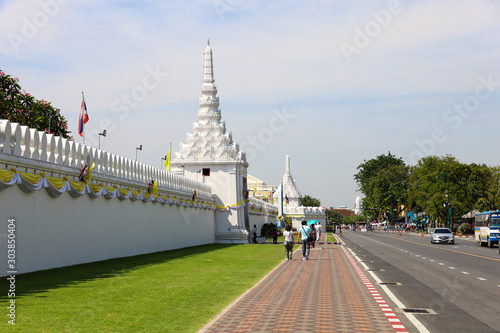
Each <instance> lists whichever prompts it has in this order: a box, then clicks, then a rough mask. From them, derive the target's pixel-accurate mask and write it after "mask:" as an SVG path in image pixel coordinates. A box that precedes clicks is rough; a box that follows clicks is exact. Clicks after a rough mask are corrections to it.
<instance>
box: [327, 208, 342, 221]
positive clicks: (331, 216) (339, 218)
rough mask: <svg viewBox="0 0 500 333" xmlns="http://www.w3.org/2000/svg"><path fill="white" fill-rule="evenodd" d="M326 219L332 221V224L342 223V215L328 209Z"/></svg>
mask: <svg viewBox="0 0 500 333" xmlns="http://www.w3.org/2000/svg"><path fill="white" fill-rule="evenodd" d="M326 219H327V220H328V221H330V223H342V214H340V213H339V212H337V211H334V210H333V209H327V210H326Z"/></svg>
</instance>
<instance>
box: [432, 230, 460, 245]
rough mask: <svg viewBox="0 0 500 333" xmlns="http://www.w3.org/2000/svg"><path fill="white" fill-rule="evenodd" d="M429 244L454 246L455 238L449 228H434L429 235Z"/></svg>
mask: <svg viewBox="0 0 500 333" xmlns="http://www.w3.org/2000/svg"><path fill="white" fill-rule="evenodd" d="M431 243H432V244H435V243H447V244H455V236H454V235H453V233H452V232H451V230H450V229H449V228H436V229H434V231H433V232H432V233H431Z"/></svg>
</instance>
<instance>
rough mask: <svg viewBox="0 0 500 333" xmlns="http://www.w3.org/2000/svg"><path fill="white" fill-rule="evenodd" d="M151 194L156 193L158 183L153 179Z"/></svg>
mask: <svg viewBox="0 0 500 333" xmlns="http://www.w3.org/2000/svg"><path fill="white" fill-rule="evenodd" d="M151 193H152V194H156V193H158V184H157V182H156V180H154V181H153V191H151Z"/></svg>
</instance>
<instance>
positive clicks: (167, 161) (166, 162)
mask: <svg viewBox="0 0 500 333" xmlns="http://www.w3.org/2000/svg"><path fill="white" fill-rule="evenodd" d="M171 153H172V144H170V149H169V150H168V155H167V159H166V160H165V164H163V166H164V167H165V168H167V170H166V171H168V170H170V154H171Z"/></svg>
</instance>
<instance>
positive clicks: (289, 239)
mask: <svg viewBox="0 0 500 333" xmlns="http://www.w3.org/2000/svg"><path fill="white" fill-rule="evenodd" d="M283 236H284V237H285V241H284V245H285V251H286V260H292V253H293V243H294V241H293V231H292V226H291V225H289V224H287V225H286V227H285V231H283Z"/></svg>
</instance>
